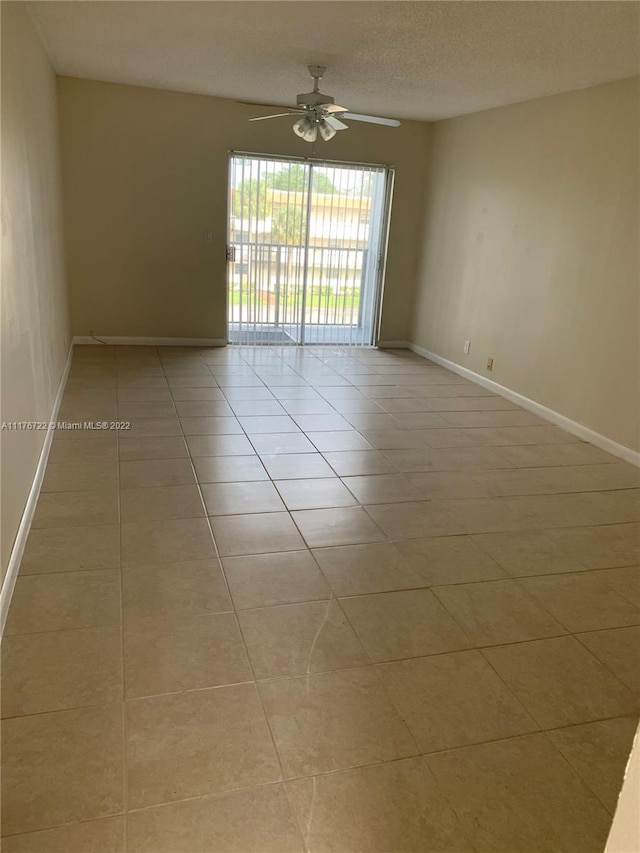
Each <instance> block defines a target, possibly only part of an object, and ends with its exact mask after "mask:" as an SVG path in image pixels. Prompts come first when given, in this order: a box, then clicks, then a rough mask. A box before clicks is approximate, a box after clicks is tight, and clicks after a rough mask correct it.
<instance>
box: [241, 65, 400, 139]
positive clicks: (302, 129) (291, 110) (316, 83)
mask: <svg viewBox="0 0 640 853" xmlns="http://www.w3.org/2000/svg"><path fill="white" fill-rule="evenodd" d="M308 68H309V74H310V75H311V77H312V78H313V91H312V92H304V93H302V94H300V95H297V96H296V106H295V107H284V109H286V110H287V112H285V113H275V114H273V115H268V116H258V117H257V118H250V119H249V121H265V120H266V119H270V118H284V117H285V116H293V115H299V116H300V118H299V119H297V121H295V122H294V125H293V132H294V133H295V134H297V135H298V136H300V137H301V138H302V139H304V140H305V142H315V141H316V139H317V138H318V133H319V134H320V136H321V137H322V139H324V140H325V142H328V141H329V139H332V138H333V137H334V136H335V135H336V132H337V131H339V130H347V128H348V127H349V125H348V124H345V123H344V122H343V121H341V119H342V118H347V119H350V120H351V121H366V122H369V123H370V124H383V125H386V126H388V127H399V126H400V122H399V121H398V120H397V119H394V118H379V117H378V116H365V115H359V114H358V113H352V112H349V110H348V108H347V107H340V106H338V104H336V103H335V102H334V98H333V97H332V96H331V95H324V94H323V93H322V92H321V91H320V80H321V79H322V77H323V76H324V73H325V71H326V70H327V69H326V68H325V67H324V66H323V65H309V66H308ZM244 103H246V102H244ZM250 106H260V107H265V106H271V105H270V104H250Z"/></svg>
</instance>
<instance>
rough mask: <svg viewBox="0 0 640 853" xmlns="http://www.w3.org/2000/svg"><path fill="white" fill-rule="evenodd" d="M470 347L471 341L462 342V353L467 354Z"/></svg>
mask: <svg viewBox="0 0 640 853" xmlns="http://www.w3.org/2000/svg"><path fill="white" fill-rule="evenodd" d="M470 349H471V341H465V342H464V354H465V355H469V350H470Z"/></svg>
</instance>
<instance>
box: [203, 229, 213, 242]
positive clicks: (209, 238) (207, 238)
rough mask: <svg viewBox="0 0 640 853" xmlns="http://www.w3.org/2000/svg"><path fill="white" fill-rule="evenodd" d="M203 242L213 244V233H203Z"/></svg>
mask: <svg viewBox="0 0 640 853" xmlns="http://www.w3.org/2000/svg"><path fill="white" fill-rule="evenodd" d="M204 242H205V243H213V231H205V232H204Z"/></svg>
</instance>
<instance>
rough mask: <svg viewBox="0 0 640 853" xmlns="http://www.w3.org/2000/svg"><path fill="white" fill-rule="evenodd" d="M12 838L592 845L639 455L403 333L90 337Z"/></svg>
mask: <svg viewBox="0 0 640 853" xmlns="http://www.w3.org/2000/svg"><path fill="white" fill-rule="evenodd" d="M60 420H64V421H69V422H84V421H94V422H98V421H107V422H112V421H120V422H125V423H128V424H130V427H128V428H126V429H121V430H119V431H117V432H116V431H112V430H109V431H106V432H103V431H97V430H93V431H91V430H69V431H62V430H60V431H58V432H57V433H56V436H55V439H54V442H53V445H52V449H51V455H50V459H49V465H48V468H47V472H46V477H45V481H44V485H43V489H42V494H41V497H40V500H39V503H38V508H37V512H36V516H35V520H34V523H33V528H32V531H31V534H30V537H29V540H28V543H27V547H26V551H25V554H24V559H23V561H22V567H21V571H20V575H19V578H18V581H17V585H16V589H15V595H14V599H13V603H12V606H11V610H10V614H9V619H8V623H7V629H6V635H5V639H4V643H3V649H2V679H3V691H2V715H3V717H4V724H3V725H4V731H3V773H2V804H3V822H2V831H3V835H4V836H5V837H4V839H3V850H4V851H5V853H27V851H30V853H63V851H64V853H124V851H129V853H143V851H146V853H231V852H232V851H235V853H252V851H254V852H255V853H269V852H270V851H273V853H287V851H297V853H300V852H301V851H309V853H356V851H357V852H358V853H376V851H378V853H409V851H429V853H437V852H438V851H442V853H444V851H447V853H466V851H476V853H485V851H486V853H545V852H546V853H561V852H562V853H591V851H593V853H601V851H602V850H603V847H604V842H605V838H606V835H607V831H608V827H609V824H610V821H611V816H612V812H613V810H614V808H615V803H616V797H617V793H618V789H619V787H620V784H621V779H622V773H623V768H624V765H625V761H626V758H627V754H628V752H629V749H630V744H631V740H632V737H633V734H634V732H635V728H636V723H637V714H638V710H639V708H640V676H639V673H640V575H639V573H640V548H639V545H640V524H639V522H640V472H639V471H638V470H637V469H635V468H633V467H632V466H630V465H628V464H625V463H624V462H621V461H620V460H618V459H616V458H615V457H612V456H609V455H607V454H606V453H604V452H603V451H601V450H599V449H597V448H595V447H593V446H592V445H589V444H586V443H583V442H581V441H578V440H577V439H576V438H574V437H573V436H571V435H569V434H567V433H566V432H563V431H562V430H560V429H557V428H556V427H554V426H552V425H550V424H548V423H546V422H544V421H542V420H540V419H538V418H537V417H535V416H534V415H532V414H530V413H529V412H527V411H524V410H522V409H519V408H518V407H517V406H515V405H514V404H512V403H510V402H508V401H506V400H504V399H502V398H501V397H499V396H496V395H494V394H491V393H489V392H488V391H486V390H485V389H483V388H481V387H479V386H477V385H475V384H473V383H471V382H468V381H466V380H465V379H462V378H460V377H459V376H457V375H454V374H452V373H450V372H448V371H446V370H444V369H443V368H441V367H438V366H436V365H434V364H431V363H429V362H427V361H425V360H423V359H420V358H418V357H417V356H415V355H413V354H411V353H409V352H406V351H388V352H383V351H378V350H369V349H340V348H335V349H313V348H311V349H304V350H302V349H295V348H293V349H291V348H268V347H265V348H256V349H251V348H227V349H197V348H191V349H182V348H153V347H144V348H143V347H108V346H105V347H98V346H95V347H78V348H76V350H75V354H74V360H73V366H72V369H71V373H70V376H69V380H68V384H67V388H66V392H65V395H64V400H63V403H62V408H61V411H60Z"/></svg>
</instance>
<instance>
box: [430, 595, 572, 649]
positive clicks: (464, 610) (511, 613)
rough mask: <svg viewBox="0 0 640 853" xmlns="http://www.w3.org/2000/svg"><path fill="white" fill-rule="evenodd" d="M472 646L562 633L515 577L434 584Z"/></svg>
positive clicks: (555, 621)
mask: <svg viewBox="0 0 640 853" xmlns="http://www.w3.org/2000/svg"><path fill="white" fill-rule="evenodd" d="M433 591H434V593H435V595H436V596H437V597H438V599H439V600H440V602H441V603H442V604H443V605H444V606H445V607H446V609H447V610H448V611H449V613H450V614H451V615H452V616H453V618H454V619H455V620H456V622H457V623H458V624H459V625H460V626H461V628H462V629H463V630H464V632H465V634H466V635H467V636H468V637H469V638H470V640H471V644H472V645H473V646H490V645H496V644H498V643H517V642H522V641H523V640H536V639H540V638H542V637H557V636H559V635H561V634H564V633H566V630H565V628H564V627H563V626H562V624H561V623H560V622H558V621H557V620H556V619H554V617H553V616H552V615H551V614H550V613H549V612H548V611H547V610H546V609H545V608H544V606H543V605H542V604H540V603H539V602H538V601H537V600H536V599H535V598H534V597H533V596H532V595H529V594H528V593H527V592H526V591H525V590H523V589H522V587H521V586H520V584H519V583H518V581H515V580H511V579H508V580H497V581H484V582H482V583H468V584H454V585H453V586H440V587H435V588H434V590H433Z"/></svg>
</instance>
